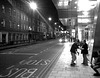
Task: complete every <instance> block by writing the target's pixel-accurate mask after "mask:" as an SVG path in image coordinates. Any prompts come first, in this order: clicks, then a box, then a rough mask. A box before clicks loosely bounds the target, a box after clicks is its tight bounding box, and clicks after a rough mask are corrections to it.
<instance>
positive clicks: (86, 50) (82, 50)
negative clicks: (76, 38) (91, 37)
mask: <svg viewBox="0 0 100 78" xmlns="http://www.w3.org/2000/svg"><path fill="white" fill-rule="evenodd" d="M81 53H82V54H83V63H82V64H84V65H86V66H88V58H87V54H88V44H87V43H86V40H84V41H83V45H82V48H81Z"/></svg>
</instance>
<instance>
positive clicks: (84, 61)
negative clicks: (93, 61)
mask: <svg viewBox="0 0 100 78" xmlns="http://www.w3.org/2000/svg"><path fill="white" fill-rule="evenodd" d="M84 60H85V56H84V54H83V63H82V64H84V63H85V61H84Z"/></svg>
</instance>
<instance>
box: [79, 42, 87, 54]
mask: <svg viewBox="0 0 100 78" xmlns="http://www.w3.org/2000/svg"><path fill="white" fill-rule="evenodd" d="M82 48H83V50H82V51H81V53H82V54H88V45H87V43H85V44H83V46H82Z"/></svg>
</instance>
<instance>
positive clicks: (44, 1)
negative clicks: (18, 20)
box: [36, 0, 59, 21]
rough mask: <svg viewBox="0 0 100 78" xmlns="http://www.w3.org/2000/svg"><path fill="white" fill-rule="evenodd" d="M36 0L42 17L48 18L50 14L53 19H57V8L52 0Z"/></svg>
mask: <svg viewBox="0 0 100 78" xmlns="http://www.w3.org/2000/svg"><path fill="white" fill-rule="evenodd" d="M36 2H37V4H38V10H39V11H40V12H41V13H42V15H43V16H44V17H46V18H48V17H50V16H51V17H52V19H53V21H57V20H58V19H59V18H58V12H57V9H56V7H55V6H54V4H53V2H52V0H36Z"/></svg>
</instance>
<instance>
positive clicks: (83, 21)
mask: <svg viewBox="0 0 100 78" xmlns="http://www.w3.org/2000/svg"><path fill="white" fill-rule="evenodd" d="M89 22H91V21H90V19H85V18H84V19H81V18H80V19H78V23H89Z"/></svg>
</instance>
